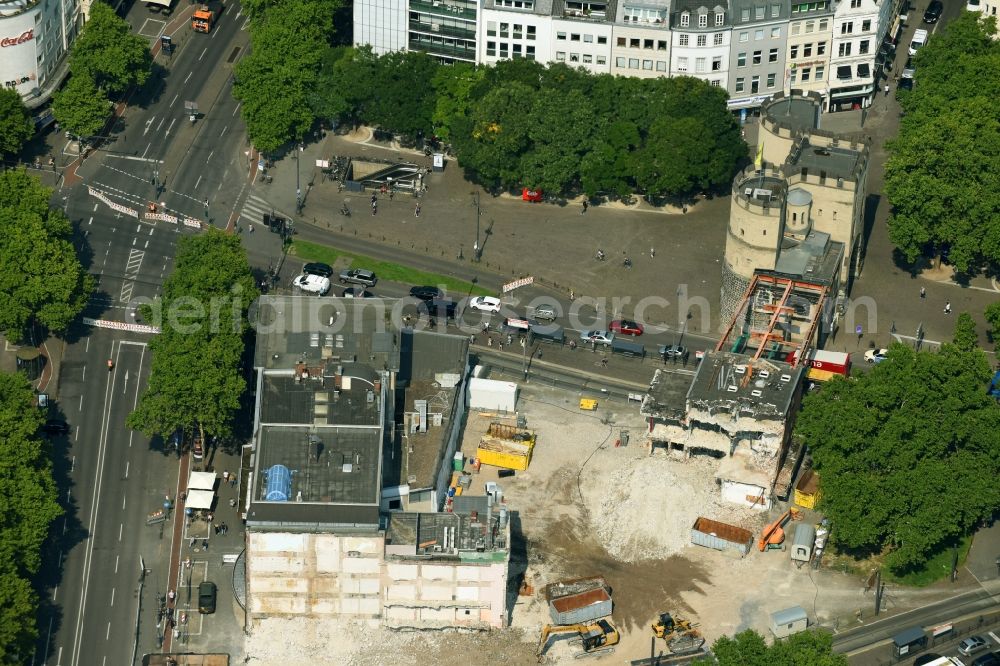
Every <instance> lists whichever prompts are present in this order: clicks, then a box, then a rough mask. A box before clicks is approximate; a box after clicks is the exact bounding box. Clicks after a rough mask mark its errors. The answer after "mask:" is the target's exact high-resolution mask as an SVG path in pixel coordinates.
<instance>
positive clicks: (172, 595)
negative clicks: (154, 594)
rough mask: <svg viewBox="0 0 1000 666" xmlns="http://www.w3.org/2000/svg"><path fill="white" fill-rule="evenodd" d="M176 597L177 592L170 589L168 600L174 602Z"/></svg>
mask: <svg viewBox="0 0 1000 666" xmlns="http://www.w3.org/2000/svg"><path fill="white" fill-rule="evenodd" d="M176 597H177V593H176V592H174V591H173V590H170V591H169V592H167V600H168V601H170V603H174V599H175V598H176Z"/></svg>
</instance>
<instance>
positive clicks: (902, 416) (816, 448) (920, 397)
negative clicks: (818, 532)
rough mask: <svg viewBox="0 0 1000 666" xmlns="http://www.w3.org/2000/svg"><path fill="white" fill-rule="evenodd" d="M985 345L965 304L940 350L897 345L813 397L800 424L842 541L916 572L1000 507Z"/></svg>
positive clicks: (999, 459)
mask: <svg viewBox="0 0 1000 666" xmlns="http://www.w3.org/2000/svg"><path fill="white" fill-rule="evenodd" d="M977 345H978V339H977V336H976V327H975V322H974V321H973V319H972V317H971V316H969V315H968V314H962V315H961V316H959V318H958V319H957V322H956V329H955V338H954V341H953V342H952V343H949V344H944V345H942V347H941V349H940V350H939V351H938V352H936V353H931V352H926V351H921V352H918V351H914V350H913V349H911V348H910V347H907V346H906V345H902V344H896V345H893V346H892V347H890V349H889V353H888V358H887V359H886V360H885V361H883V362H881V363H879V364H878V365H876V366H875V367H874V368H872V370H871V372H867V373H863V374H860V375H858V376H855V377H852V378H850V379H842V380H835V381H832V382H829V383H828V384H826V385H825V386H824V387H823V388H822V390H820V391H818V392H815V393H812V394H810V395H809V396H807V397H806V398H805V400H804V401H803V406H802V412H801V413H800V414H799V417H798V422H797V424H796V428H795V429H796V434H797V435H798V436H799V437H801V438H802V440H803V441H804V442H806V443H807V444H808V445H809V449H810V451H811V452H812V456H813V460H814V462H815V466H816V469H817V470H818V471H819V472H820V474H821V475H822V478H823V500H822V502H823V504H822V509H823V511H824V513H825V515H826V516H827V517H829V518H830V520H831V521H832V523H833V526H834V528H833V531H832V536H833V539H834V543H835V544H836V546H837V547H838V549H840V550H841V551H846V552H848V553H851V554H854V555H856V556H859V557H868V556H872V555H884V556H885V563H886V565H887V566H888V567H889V568H890V569H891V570H892V571H893V572H894V573H897V574H905V573H909V572H912V571H919V570H921V569H923V567H924V565H925V563H926V562H927V561H928V560H929V559H930V558H931V557H933V556H934V555H936V554H938V553H940V552H942V551H943V550H945V549H947V548H950V547H952V546H954V545H956V544H957V543H958V542H959V540H960V539H961V538H962V537H964V536H966V535H968V534H971V533H972V532H973V531H974V530H975V529H976V528H977V527H978V525H979V524H980V523H981V522H982V521H984V520H986V519H988V518H990V517H991V516H993V515H995V514H996V512H997V511H998V510H1000V486H998V485H997V483H996V480H997V479H998V478H1000V438H998V437H997V433H998V432H1000V407H998V406H997V403H996V401H995V400H994V399H993V398H991V397H990V396H989V395H988V394H987V387H988V385H989V382H990V379H991V377H992V373H993V371H992V368H991V366H990V362H989V361H988V359H987V358H986V355H985V354H984V353H983V351H982V350H981V349H979V348H978V346H977Z"/></svg>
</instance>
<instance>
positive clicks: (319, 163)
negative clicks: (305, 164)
mask: <svg viewBox="0 0 1000 666" xmlns="http://www.w3.org/2000/svg"><path fill="white" fill-rule="evenodd" d="M316 166H318V167H319V168H320V169H329V168H330V160H316Z"/></svg>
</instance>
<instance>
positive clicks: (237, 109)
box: [232, 102, 243, 116]
mask: <svg viewBox="0 0 1000 666" xmlns="http://www.w3.org/2000/svg"><path fill="white" fill-rule="evenodd" d="M242 103H243V102H237V103H236V108H235V109H233V113H232V115H233V116H235V115H236V112H237V111H239V110H240V104H242Z"/></svg>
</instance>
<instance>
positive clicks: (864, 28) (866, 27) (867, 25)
mask: <svg viewBox="0 0 1000 666" xmlns="http://www.w3.org/2000/svg"><path fill="white" fill-rule="evenodd" d="M871 29H872V20H871V19H865V20H864V21H862V22H861V32H871Z"/></svg>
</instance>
